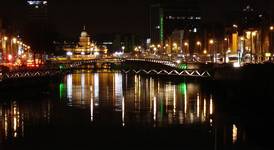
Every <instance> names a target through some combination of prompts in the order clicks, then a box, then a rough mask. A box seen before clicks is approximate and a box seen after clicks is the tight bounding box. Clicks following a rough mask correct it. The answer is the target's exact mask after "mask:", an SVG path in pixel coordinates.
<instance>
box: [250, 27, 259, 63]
mask: <svg viewBox="0 0 274 150" xmlns="http://www.w3.org/2000/svg"><path fill="white" fill-rule="evenodd" d="M256 35H257V31H252V32H251V51H250V60H251V63H252V62H253V58H252V57H253V50H255V48H256V45H255V44H253V42H254V37H255V36H256ZM253 47H254V49H253Z"/></svg>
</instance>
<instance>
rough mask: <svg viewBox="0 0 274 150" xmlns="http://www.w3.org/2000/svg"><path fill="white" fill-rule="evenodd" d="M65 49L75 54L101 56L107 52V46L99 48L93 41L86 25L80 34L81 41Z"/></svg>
mask: <svg viewBox="0 0 274 150" xmlns="http://www.w3.org/2000/svg"><path fill="white" fill-rule="evenodd" d="M64 50H65V51H66V52H67V54H68V53H69V54H70V55H73V56H76V57H77V56H80V57H83V56H99V55H103V54H106V53H107V49H106V48H105V47H102V48H98V47H97V45H96V43H95V42H93V41H91V39H90V36H89V34H88V33H87V31H86V28H85V26H84V28H83V31H82V32H81V34H80V37H79V42H78V44H77V45H75V47H72V48H71V47H70V48H64Z"/></svg>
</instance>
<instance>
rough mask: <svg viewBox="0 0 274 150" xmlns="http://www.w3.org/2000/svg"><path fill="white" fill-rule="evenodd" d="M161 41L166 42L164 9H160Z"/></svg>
mask: <svg viewBox="0 0 274 150" xmlns="http://www.w3.org/2000/svg"><path fill="white" fill-rule="evenodd" d="M160 42H161V44H163V43H164V14H163V9H160Z"/></svg>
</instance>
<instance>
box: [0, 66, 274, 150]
mask: <svg viewBox="0 0 274 150" xmlns="http://www.w3.org/2000/svg"><path fill="white" fill-rule="evenodd" d="M257 86H259V87H257ZM272 86H273V85H272ZM271 89H272V88H271V84H268V83H265V84H260V85H257V83H247V85H243V83H213V81H206V80H188V79H176V80H175V79H173V78H172V77H170V78H153V77H149V76H141V75H126V74H122V73H119V72H98V73H96V72H88V71H84V72H75V73H73V74H68V75H66V76H65V77H64V78H63V79H62V81H61V82H52V83H50V84H49V85H45V86H44V85H41V86H37V87H31V88H26V89H14V90H12V91H10V92H5V93H1V97H0V149H57V148H59V149H87V148H88V149H91V148H94V147H98V148H100V149H104V148H107V147H111V148H115V149H116V148H117V149H132V148H139V149H143V148H144V149H148V148H150V149H152V148H164V149H208V150H219V149H220V150H221V149H271V148H272V146H273V144H272V143H271V139H272V138H271V137H269V138H268V137H267V136H269V135H270V136H272V135H273V134H272V133H273V129H272V125H273V123H272V122H273V119H272V118H271V117H272V116H273V115H272V114H273V113H272V111H271V110H270V109H271V108H272V107H271V106H269V105H270V104H268V103H270V101H271V100H272V101H273V100H274V99H273V94H272V91H271Z"/></svg>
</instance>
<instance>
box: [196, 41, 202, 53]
mask: <svg viewBox="0 0 274 150" xmlns="http://www.w3.org/2000/svg"><path fill="white" fill-rule="evenodd" d="M196 45H197V47H198V51H199V52H198V53H200V52H201V45H202V43H201V42H200V41H197V42H196Z"/></svg>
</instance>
